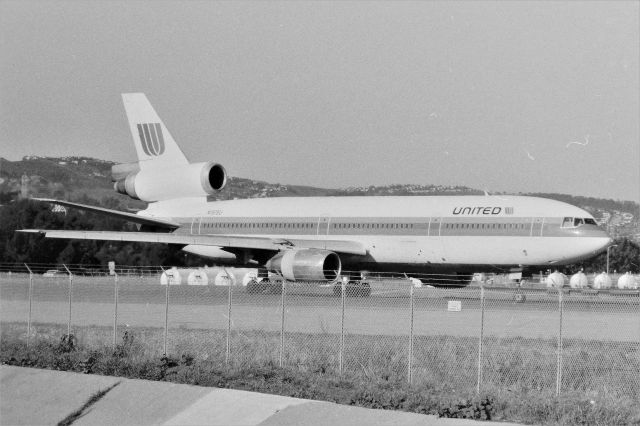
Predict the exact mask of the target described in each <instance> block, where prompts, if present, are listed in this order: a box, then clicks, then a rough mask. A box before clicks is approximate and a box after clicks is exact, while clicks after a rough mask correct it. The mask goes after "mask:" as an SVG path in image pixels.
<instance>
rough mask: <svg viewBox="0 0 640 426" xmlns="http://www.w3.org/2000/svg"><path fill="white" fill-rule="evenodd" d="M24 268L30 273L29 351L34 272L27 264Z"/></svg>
mask: <svg viewBox="0 0 640 426" xmlns="http://www.w3.org/2000/svg"><path fill="white" fill-rule="evenodd" d="M24 266H25V267H26V268H27V270H28V271H29V316H28V317H27V349H29V340H30V338H31V305H32V302H33V272H32V271H31V268H29V265H27V264H26V263H25V264H24Z"/></svg>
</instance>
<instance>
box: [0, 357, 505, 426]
mask: <svg viewBox="0 0 640 426" xmlns="http://www.w3.org/2000/svg"><path fill="white" fill-rule="evenodd" d="M101 391H102V392H104V391H106V393H105V394H104V396H102V397H101V398H100V399H98V400H97V401H95V402H94V403H93V404H87V402H88V401H89V400H90V399H91V397H92V396H94V395H95V394H96V393H98V392H101ZM83 407H84V408H83ZM78 410H80V412H79V413H78V414H79V415H78V416H77V417H76V419H75V420H74V421H73V424H74V425H76V424H77V425H265V426H266V425H292V426H293V425H338V424H339V425H408V426H413V425H422V426H457V425H461V426H462V425H467V426H470V425H492V424H493V425H507V424H508V423H495V422H475V421H472V420H458V419H439V418H437V417H435V416H426V415H422V414H414V413H405V412H400V411H384V410H372V409H368V408H361V407H352V406H345V405H339V404H334V403H331V402H323V401H313V400H305V399H299V398H290V397H285V396H278V395H267V394H261V393H257V392H246V391H239V390H231V389H218V388H209V387H200V386H192V385H182V384H174V383H167V382H153V381H148V380H136V379H125V378H121V377H107V376H97V375H92V374H79V373H69V372H63V371H52V370H40V369H33V368H24V367H13V366H7V365H3V366H1V367H0V425H44V424H54V425H55V424H57V423H58V422H60V421H61V420H63V419H65V418H67V417H68V416H69V415H70V414H71V413H74V412H78Z"/></svg>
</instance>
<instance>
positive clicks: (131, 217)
mask: <svg viewBox="0 0 640 426" xmlns="http://www.w3.org/2000/svg"><path fill="white" fill-rule="evenodd" d="M31 199H32V200H34V201H42V202H44V203H49V204H59V205H61V206H66V207H73V208H76V209H79V210H85V211H89V212H93V213H99V214H102V215H105V216H111V217H115V218H118V219H122V220H126V221H129V222H133V223H139V224H141V225H152V226H156V227H159V228H163V229H168V230H174V229H177V228H179V227H180V224H178V223H175V222H171V221H169V220H166V219H156V218H153V217H149V216H140V215H137V214H135V213H127V212H121V211H119V210H112V209H105V208H103V207H96V206H89V205H87V204H78V203H72V202H69V201H62V200H54V199H51V198H31Z"/></svg>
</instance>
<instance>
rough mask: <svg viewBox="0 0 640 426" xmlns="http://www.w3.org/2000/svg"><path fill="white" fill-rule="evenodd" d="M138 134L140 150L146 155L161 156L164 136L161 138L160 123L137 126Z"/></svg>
mask: <svg viewBox="0 0 640 426" xmlns="http://www.w3.org/2000/svg"><path fill="white" fill-rule="evenodd" d="M138 134H139V135H140V143H142V150H143V151H144V153H145V154H147V155H154V156H158V155H162V153H163V152H164V136H162V126H160V123H141V124H138Z"/></svg>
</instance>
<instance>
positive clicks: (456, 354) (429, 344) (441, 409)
mask: <svg viewBox="0 0 640 426" xmlns="http://www.w3.org/2000/svg"><path fill="white" fill-rule="evenodd" d="M33 330H35V335H33V336H32V338H31V345H30V347H29V348H27V347H26V339H25V337H26V327H25V326H24V324H23V323H22V324H21V323H3V324H2V329H1V334H0V343H1V345H0V347H1V349H0V357H1V360H2V362H3V363H10V364H16V365H25V366H33V367H38V368H52V369H58V370H68V371H80V372H86V373H95V374H103V375H110V376H123V377H131V378H142V379H150V380H164V381H171V382H179V383H189V384H196V385H202V386H215V387H225V388H234V389H244V390H250V391H259V392H265V393H274V394H280V395H289V396H294V397H299V398H310V399H319V400H327V401H333V402H337V403H341V404H348V405H358V406H364V407H370V408H381V409H395V410H405V411H411V412H417V413H426V414H436V415H439V416H444V417H465V418H475V419H493V420H507V421H514V422H521V423H536V424H576V425H577V424H607V425H612V424H633V423H634V422H636V423H638V422H640V403H639V402H638V401H640V389H639V388H640V379H639V377H640V376H639V375H638V372H640V345H639V344H638V343H628V342H598V341H587V340H579V339H572V340H568V341H565V345H564V347H563V358H564V360H565V361H564V364H563V365H564V368H563V371H562V373H563V376H562V395H561V396H560V397H559V398H556V397H555V380H556V361H557V351H556V341H555V340H554V339H527V338H520V337H516V338H506V339H505V338H502V339H499V338H486V339H485V341H484V342H483V359H484V362H483V371H482V373H483V381H482V388H481V395H480V396H477V395H476V392H475V391H476V381H477V364H478V341H477V339H474V338H470V337H453V336H417V337H415V339H414V342H413V351H414V352H413V353H414V356H413V359H412V375H413V380H412V383H413V384H411V385H410V384H408V383H407V376H408V362H409V358H408V353H409V345H408V343H409V342H408V339H407V338H406V337H402V336H366V335H351V334H349V335H346V336H345V341H344V348H345V351H344V358H343V360H342V361H343V373H342V374H340V371H339V366H340V357H339V347H340V340H339V336H338V335H335V334H330V333H320V334H307V333H291V332H287V333H286V334H285V336H284V337H285V350H284V352H283V353H282V361H283V367H282V368H280V367H279V359H280V338H281V336H280V333H278V332H266V331H258V330H248V331H234V332H232V334H231V336H230V343H231V344H230V355H231V356H230V359H229V364H228V365H227V364H226V363H225V357H226V338H227V336H226V332H225V330H199V329H195V330H194V329H186V328H185V329H171V330H170V332H169V341H168V355H167V356H161V354H162V353H163V349H164V347H163V346H164V345H163V337H164V334H163V333H164V330H163V329H159V328H145V327H140V328H135V329H125V328H121V329H119V330H118V342H117V343H118V344H117V347H116V348H115V349H114V348H113V347H112V345H111V341H112V336H113V334H112V332H113V331H112V329H111V328H109V327H74V329H73V333H74V336H75V337H74V338H66V339H65V340H62V337H63V336H64V335H65V333H66V327H64V326H60V325H51V324H35V325H34V326H33V329H32V333H33Z"/></svg>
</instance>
